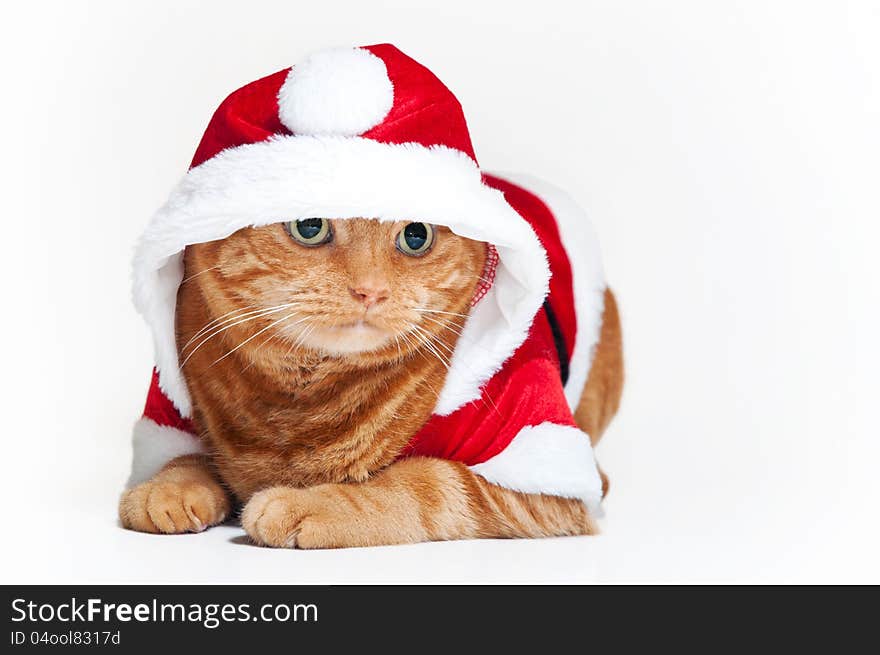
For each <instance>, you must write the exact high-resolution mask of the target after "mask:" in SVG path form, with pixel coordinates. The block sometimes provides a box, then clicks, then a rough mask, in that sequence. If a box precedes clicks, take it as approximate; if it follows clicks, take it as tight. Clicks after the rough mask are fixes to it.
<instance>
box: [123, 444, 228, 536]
mask: <svg viewBox="0 0 880 655" xmlns="http://www.w3.org/2000/svg"><path fill="white" fill-rule="evenodd" d="M229 510H230V501H229V495H228V494H227V492H226V490H225V489H224V488H223V486H222V485H221V484H220V481H219V480H218V479H217V477H216V475H215V474H214V472H213V471H212V470H211V467H210V464H209V462H208V458H207V457H206V456H205V455H184V456H183V457H178V458H176V459H173V460H171V461H170V462H168V464H166V465H165V467H164V468H163V469H162V470H161V471H159V472H158V473H157V474H156V475H154V476H153V477H152V478H151V479H150V480H147V481H146V482H144V483H142V484H139V485H137V486H136V487H132V488H131V489H128V490H126V491H125V493H123V494H122V498H120V499H119V520H120V521H121V522H122V526H123V527H125V528H128V529H130V530H138V531H140V532H164V533H166V534H177V533H181V532H201V531H202V530H204V529H205V528H207V527H209V526H212V525H216V524H218V523H221V522H222V521H223V520H224V519H225V518H226V516H228V514H229Z"/></svg>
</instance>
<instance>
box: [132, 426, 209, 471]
mask: <svg viewBox="0 0 880 655" xmlns="http://www.w3.org/2000/svg"><path fill="white" fill-rule="evenodd" d="M131 446H132V457H131V476H130V477H129V478H128V483H127V484H126V486H127V487H133V486H135V485H136V484H140V483H141V482H145V481H146V480H149V479H150V478H151V477H153V476H154V475H156V473H158V472H159V471H160V470H161V468H162V467H163V466H165V465H166V464H167V463H168V462H170V461H171V460H172V459H174V458H176V457H181V456H182V455H191V454H193V453H201V452H204V449H203V448H202V443H201V442H200V441H199V439H198V437H196V436H195V435H193V434H190V433H189V432H184V431H183V430H178V429H177V428H172V427H169V426H167V425H159V424H157V423H156V422H155V421H152V420H150V419H148V418H142V419H141V420H139V421H138V422H137V423H135V424H134V430H133V432H132V439H131Z"/></svg>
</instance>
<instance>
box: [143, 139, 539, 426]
mask: <svg viewBox="0 0 880 655" xmlns="http://www.w3.org/2000/svg"><path fill="white" fill-rule="evenodd" d="M312 216H329V217H335V218H357V217H364V216H367V217H373V218H378V219H381V220H389V221H398V220H413V219H415V218H418V220H421V221H425V222H428V223H435V224H439V225H445V226H447V227H449V228H450V229H451V230H453V231H454V232H456V233H457V234H460V235H461V236H464V237H468V238H471V239H476V240H479V241H487V242H491V243H493V244H494V245H495V247H496V249H497V250H498V257H499V263H498V268H497V270H496V274H495V282H494V284H493V286H492V289H491V290H490V291H489V293H488V294H486V296H485V297H484V298H483V299H482V300H481V301H480V302H479V303H478V304H477V305H476V307H475V308H474V310H473V312H472V313H471V316H470V317H469V319H468V321H467V323H466V325H465V327H464V330H463V335H464V336H463V337H462V339H461V340H460V341H459V344H458V346H457V348H456V351H455V354H454V356H453V358H452V365H451V367H450V372H449V375H448V376H447V379H446V383H445V385H444V387H443V389H442V391H441V393H440V398H439V400H438V403H437V408H436V412H437V413H439V414H448V413H450V412H452V411H454V410H455V409H457V408H458V407H460V406H461V405H463V404H464V403H466V402H470V401H472V400H476V399H477V398H479V396H480V388H481V387H482V386H483V384H485V382H486V381H487V380H489V378H491V376H492V375H493V374H494V373H495V372H496V371H497V370H498V369H499V368H500V367H501V366H502V364H503V363H504V362H505V360H507V358H508V357H510V355H511V354H513V352H514V351H515V350H516V348H518V347H519V345H520V344H522V342H523V341H524V340H525V337H526V334H527V332H528V329H529V327H530V325H531V323H532V320H533V319H534V317H535V314H536V313H537V312H538V310H539V308H540V307H541V303H542V302H543V299H544V296H545V295H546V293H547V285H548V282H549V279H550V269H549V267H548V265H547V258H546V254H545V253H544V249H543V248H542V246H541V244H540V242H539V241H538V238H537V236H536V235H535V233H534V231H533V230H532V228H531V226H529V224H528V223H527V222H526V221H525V220H524V219H523V218H522V217H521V216H520V215H519V214H518V213H517V212H516V211H514V210H513V208H512V207H510V205H508V204H507V201H506V200H505V199H504V196H503V194H502V193H501V192H500V191H497V190H495V189H492V188H490V187H488V186H486V185H485V184H483V182H482V179H481V177H480V171H479V169H478V168H477V166H476V164H475V163H474V162H473V160H471V159H470V158H469V157H468V156H467V155H465V154H464V153H462V152H460V151H458V150H453V149H450V148H445V147H431V148H428V147H425V146H422V145H419V144H415V143H405V144H397V145H389V144H382V143H378V142H376V141H371V140H369V139H363V138H358V137H353V138H341V137H313V136H282V137H276V138H273V139H270V140H268V141H264V142H261V143H254V144H247V145H243V146H239V147H237V148H231V149H229V150H225V151H223V152H221V153H220V154H218V155H217V156H215V157H213V158H211V159H209V160H208V161H206V162H204V163H203V164H201V165H199V166H196V167H195V168H193V169H191V170H190V171H189V173H187V174H186V176H184V178H183V180H182V181H181V182H180V183H179V184H178V186H177V187H176V188H175V189H174V190H173V191H172V193H171V196H170V197H169V199H168V201H167V203H166V204H165V206H164V207H162V208H161V209H160V210H159V211H158V212H157V213H156V214H155V215H154V216H153V219H152V221H151V222H150V224H149V225H148V226H147V229H146V231H145V232H144V234H143V236H142V237H141V240H140V242H139V243H138V247H137V251H136V253H135V258H134V271H133V292H134V301H135V305H136V306H137V308H138V310H139V311H140V312H141V314H143V316H144V318H145V319H146V321H147V323H148V325H149V326H150V328H151V330H152V333H153V340H154V347H155V357H156V365H157V368H158V369H159V383H160V386H161V388H162V390H163V391H164V392H165V394H166V395H167V396H168V397H169V398H170V399H171V401H172V402H173V403H174V404H175V406H176V407H177V409H178V410H179V411H180V412H181V414H182V415H183V416H189V415H190V411H191V404H190V399H189V394H188V392H187V389H186V385H185V383H184V380H183V376H182V375H181V373H180V370H179V368H178V359H177V347H176V344H175V339H174V312H175V305H176V298H177V288H178V286H179V285H180V282H181V280H182V278H183V264H182V253H183V250H184V248H185V247H186V246H187V245H189V244H193V243H202V242H205V241H213V240H216V239H222V238H224V237H227V236H229V235H230V234H232V233H233V232H235V231H237V230H239V229H241V228H243V227H247V226H258V225H267V224H270V223H275V222H278V221H282V220H296V219H302V218H308V217H312Z"/></svg>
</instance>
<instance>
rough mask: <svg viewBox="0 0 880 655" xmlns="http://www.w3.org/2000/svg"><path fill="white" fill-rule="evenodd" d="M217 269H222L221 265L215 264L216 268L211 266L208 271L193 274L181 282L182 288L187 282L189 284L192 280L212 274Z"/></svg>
mask: <svg viewBox="0 0 880 655" xmlns="http://www.w3.org/2000/svg"><path fill="white" fill-rule="evenodd" d="M217 268H220V264H215V265H214V266H211V267H210V268H206V269H205V270H203V271H199V272H198V273H193V274H192V275H190V276H189V277H187V278H184V279H183V280H181V281H180V284H181V286H183V285H184V284H186V283H187V282H189V281H190V280H192V279H193V278H196V277H198V276H199V275H204V274H205V273H208V272H210V271H213V270H215V269H217Z"/></svg>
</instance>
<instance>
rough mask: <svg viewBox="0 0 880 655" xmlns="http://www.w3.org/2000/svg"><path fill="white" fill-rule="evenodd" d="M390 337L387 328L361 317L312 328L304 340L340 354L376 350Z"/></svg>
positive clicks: (391, 336) (390, 334) (314, 345)
mask: <svg viewBox="0 0 880 655" xmlns="http://www.w3.org/2000/svg"><path fill="white" fill-rule="evenodd" d="M392 338H393V335H392V333H391V332H390V331H389V330H388V329H387V328H383V327H381V326H379V325H376V324H375V323H372V322H371V321H369V320H367V319H363V318H361V319H357V320H353V321H348V322H345V323H336V324H334V325H328V326H323V327H321V328H319V329H316V330H313V331H312V332H311V333H310V334H309V335H308V336H307V338H306V339H305V342H306V343H307V344H308V345H311V346H313V347H317V348H320V349H322V350H324V351H327V352H331V353H339V354H342V353H357V352H366V351H369V350H376V349H377V348H380V347H382V346H383V345H385V344H386V343H388V341H390V340H391V339H392Z"/></svg>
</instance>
